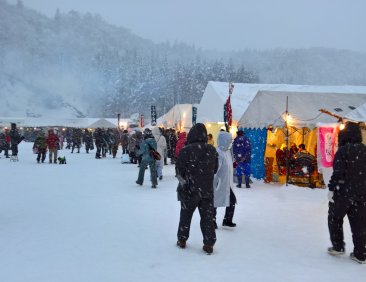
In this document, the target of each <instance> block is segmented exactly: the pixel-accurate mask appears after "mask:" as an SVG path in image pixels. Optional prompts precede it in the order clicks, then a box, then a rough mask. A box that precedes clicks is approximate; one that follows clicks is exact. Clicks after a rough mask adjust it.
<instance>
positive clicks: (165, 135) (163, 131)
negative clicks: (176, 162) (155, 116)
mask: <svg viewBox="0 0 366 282" xmlns="http://www.w3.org/2000/svg"><path fill="white" fill-rule="evenodd" d="M160 130H161V134H162V135H163V136H164V138H165V141H166V143H167V146H166V148H165V150H164V165H168V134H167V131H166V129H164V128H163V127H161V128H160Z"/></svg>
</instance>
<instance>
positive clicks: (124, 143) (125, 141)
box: [121, 130, 129, 154]
mask: <svg viewBox="0 0 366 282" xmlns="http://www.w3.org/2000/svg"><path fill="white" fill-rule="evenodd" d="M121 146H122V154H128V153H129V152H128V131H127V130H123V132H122V134H121Z"/></svg>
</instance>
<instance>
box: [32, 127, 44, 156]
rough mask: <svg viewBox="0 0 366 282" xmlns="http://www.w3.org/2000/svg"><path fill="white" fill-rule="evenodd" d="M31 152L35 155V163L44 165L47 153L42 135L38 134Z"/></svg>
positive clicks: (41, 133)
mask: <svg viewBox="0 0 366 282" xmlns="http://www.w3.org/2000/svg"><path fill="white" fill-rule="evenodd" d="M33 150H34V152H36V153H37V163H40V162H41V161H42V163H44V161H45V159H46V153H47V140H46V137H45V135H44V133H43V132H42V131H41V132H39V133H38V136H37V138H36V140H35V141H34V143H33Z"/></svg>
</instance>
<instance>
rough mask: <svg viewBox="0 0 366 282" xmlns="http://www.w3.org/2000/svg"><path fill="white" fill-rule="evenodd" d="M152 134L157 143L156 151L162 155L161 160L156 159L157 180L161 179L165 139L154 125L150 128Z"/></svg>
mask: <svg viewBox="0 0 366 282" xmlns="http://www.w3.org/2000/svg"><path fill="white" fill-rule="evenodd" d="M152 134H153V135H154V138H155V140H156V143H157V151H158V153H159V154H160V156H162V158H161V160H158V161H156V172H157V176H158V178H159V180H162V179H163V167H164V157H163V156H164V151H165V150H166V140H165V137H164V136H163V135H162V133H161V131H160V129H159V127H154V128H153V130H152Z"/></svg>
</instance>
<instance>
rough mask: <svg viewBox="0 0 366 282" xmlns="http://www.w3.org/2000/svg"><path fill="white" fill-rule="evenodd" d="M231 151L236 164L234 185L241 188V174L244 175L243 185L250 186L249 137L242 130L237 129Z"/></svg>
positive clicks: (250, 151)
mask: <svg viewBox="0 0 366 282" xmlns="http://www.w3.org/2000/svg"><path fill="white" fill-rule="evenodd" d="M233 153H234V158H235V162H236V164H237V166H236V176H237V177H238V185H236V187H238V188H241V182H242V178H243V175H245V187H246V188H250V184H249V182H250V178H249V177H250V162H251V154H252V148H251V144H250V141H249V138H248V137H246V136H245V135H244V131H243V130H242V129H239V130H238V132H237V136H236V138H235V139H234V144H233Z"/></svg>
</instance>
